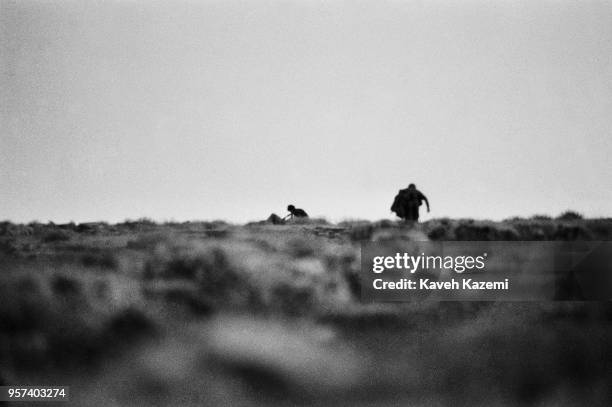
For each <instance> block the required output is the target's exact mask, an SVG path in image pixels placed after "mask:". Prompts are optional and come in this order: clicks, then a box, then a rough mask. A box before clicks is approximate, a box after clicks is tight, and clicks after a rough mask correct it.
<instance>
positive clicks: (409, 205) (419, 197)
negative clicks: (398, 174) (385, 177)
mask: <svg viewBox="0 0 612 407" xmlns="http://www.w3.org/2000/svg"><path fill="white" fill-rule="evenodd" d="M423 201H425V204H427V212H429V201H428V200H427V197H426V196H425V195H423V193H422V192H421V191H419V190H418V189H416V185H414V184H410V185H408V188H406V189H400V191H399V192H398V193H397V195H396V196H395V199H394V200H393V205H391V211H392V212H395V213H396V214H397V216H399V217H400V218H402V219H405V220H407V221H415V222H416V221H418V220H419V206H421V205H422V204H423Z"/></svg>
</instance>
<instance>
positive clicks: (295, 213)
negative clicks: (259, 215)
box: [283, 205, 308, 219]
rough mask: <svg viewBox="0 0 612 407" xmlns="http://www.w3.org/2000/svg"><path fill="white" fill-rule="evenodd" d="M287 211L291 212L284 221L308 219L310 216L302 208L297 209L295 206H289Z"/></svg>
mask: <svg viewBox="0 0 612 407" xmlns="http://www.w3.org/2000/svg"><path fill="white" fill-rule="evenodd" d="M287 210H288V211H289V214H288V215H287V216H285V217H284V218H283V219H287V218H289V219H293V218H294V217H295V218H307V217H308V214H307V213H306V211H305V210H304V209H300V208H296V207H295V206H293V205H289V206H287Z"/></svg>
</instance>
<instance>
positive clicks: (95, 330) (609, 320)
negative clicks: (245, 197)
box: [0, 216, 612, 406]
mask: <svg viewBox="0 0 612 407" xmlns="http://www.w3.org/2000/svg"><path fill="white" fill-rule="evenodd" d="M611 237H612V219H592V220H584V219H579V218H573V217H571V216H567V217H566V218H562V219H554V220H553V219H550V218H546V217H535V218H532V219H518V218H517V219H511V220H508V221H504V222H488V221H473V220H452V219H436V220H431V221H428V222H426V223H423V224H420V225H418V226H416V227H412V228H410V227H405V226H402V225H400V224H398V223H395V222H391V221H380V222H374V223H372V222H360V221H354V222H343V223H340V224H338V225H332V224H328V223H326V222H325V221H317V220H313V221H308V222H303V223H294V224H288V225H280V226H279V225H269V224H266V223H265V222H260V223H253V224H247V225H243V226H236V225H229V224H226V223H223V222H187V223H166V224H155V223H153V222H150V221H147V220H140V221H133V222H130V221H128V222H124V223H121V224H116V225H108V224H104V223H87V224H79V225H75V224H66V225H54V224H40V223H31V224H28V225H16V224H12V223H9V222H3V223H0V279H1V283H0V381H1V382H2V384H4V385H7V384H16V385H28V384H29V385H70V386H71V398H72V399H71V402H70V403H68V405H75V406H224V405H227V406H234V405H240V406H260V405H281V406H284V405H336V406H362V405H363V406H365V405H377V406H395V405H423V406H426V405H427V406H429V405H539V406H553V405H554V406H558V405H592V406H599V405H601V406H609V405H612V386H611V384H612V307H611V306H610V303H609V302H542V303H535V302H531V303H518V302H514V303H495V302H428V301H423V302H418V303H416V302H413V303H398V304H370V305H365V304H362V303H360V299H359V295H360V294H359V293H360V286H359V268H360V251H359V250H360V246H359V245H360V242H361V241H364V240H371V241H379V240H394V239H397V240H424V239H425V240H426V239H430V240H611ZM14 405H19V403H15V404H14ZM63 405H66V404H63Z"/></svg>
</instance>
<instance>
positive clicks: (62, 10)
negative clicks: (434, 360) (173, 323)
mask: <svg viewBox="0 0 612 407" xmlns="http://www.w3.org/2000/svg"><path fill="white" fill-rule="evenodd" d="M0 4H1V6H0V25H1V31H0V64H1V71H0V102H1V103H0V126H1V127H0V130H1V132H0V137H1V140H0V218H3V219H10V220H13V221H19V222H27V221H31V220H35V219H36V220H40V221H44V222H46V221H48V220H52V221H55V222H64V221H70V220H74V221H77V222H79V221H93V220H106V221H113V222H114V221H121V220H123V219H126V218H138V217H144V216H146V217H151V218H154V219H156V220H160V221H161V220H170V219H174V220H190V219H226V220H230V221H236V222H242V221H246V220H257V219H264V218H266V217H267V216H268V215H269V214H270V213H271V212H276V213H278V214H279V215H281V216H282V215H284V214H285V213H286V212H285V207H286V206H287V204H289V203H293V204H295V205H296V206H298V207H303V208H305V209H306V210H307V211H308V212H309V213H310V214H311V215H315V216H325V217H328V218H330V219H332V220H340V219H343V218H366V219H380V218H392V217H393V215H392V214H391V213H390V212H389V207H390V205H391V203H392V201H393V197H394V195H395V193H396V192H397V190H398V189H400V188H405V187H406V186H407V185H408V183H410V182H414V183H416V184H417V187H419V189H420V190H421V191H422V192H424V193H425V195H427V196H428V198H429V199H430V202H431V205H432V213H431V214H430V215H428V216H426V217H425V219H427V218H430V217H442V216H449V217H474V218H491V219H503V218H507V217H510V216H514V215H522V216H528V215H533V214H551V215H557V214H558V213H560V212H561V211H563V210H565V209H568V208H571V209H575V210H578V211H580V212H582V213H584V214H586V215H588V216H611V215H612V213H611V208H612V205H611V204H612V179H611V175H612V170H611V168H612V165H611V162H610V157H611V156H612V3H611V2H589V1H580V2H564V1H548V2H536V1H533V0H529V1H525V2H518V1H508V2H490V1H486V2H485V1H482V2H481V1H469V2H455V1H433V2H432V1H386V2H385V1H381V0H375V1H352V0H351V1H321V2H319V1H312V0H303V1H228V0H222V1H221V0H220V1H164V2H161V1H158V2H151V1H144V0H142V1H99V2H90V1H87V2H84V1H78V2H69V1H24V0H21V1H7V0H0Z"/></svg>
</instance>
